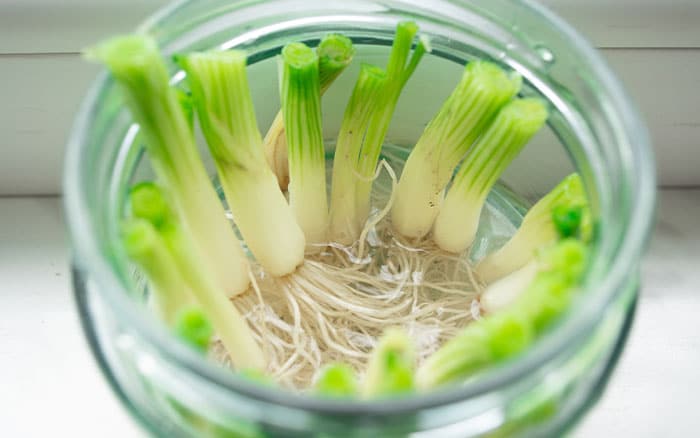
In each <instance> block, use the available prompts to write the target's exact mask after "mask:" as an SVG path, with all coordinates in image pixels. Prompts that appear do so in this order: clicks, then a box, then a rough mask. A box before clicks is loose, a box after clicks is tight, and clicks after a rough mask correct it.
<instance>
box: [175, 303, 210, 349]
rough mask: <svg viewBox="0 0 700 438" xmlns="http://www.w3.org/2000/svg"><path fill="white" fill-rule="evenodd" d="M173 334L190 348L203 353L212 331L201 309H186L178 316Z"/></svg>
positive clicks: (207, 346)
mask: <svg viewBox="0 0 700 438" xmlns="http://www.w3.org/2000/svg"><path fill="white" fill-rule="evenodd" d="M175 333H177V335H178V336H179V337H180V339H182V340H184V341H185V342H186V343H188V344H189V345H190V346H192V347H193V348H195V349H197V350H198V351H201V352H203V353H204V352H206V351H207V349H208V348H209V343H210V342H211V338H212V336H213V335H214V329H213V328H212V326H211V323H210V322H209V318H207V315H206V314H205V313H204V312H203V311H202V309H200V308H198V307H188V308H186V309H183V310H182V311H181V312H180V313H179V314H178V316H177V322H176V323H175Z"/></svg>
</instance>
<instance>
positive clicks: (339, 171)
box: [330, 21, 430, 244]
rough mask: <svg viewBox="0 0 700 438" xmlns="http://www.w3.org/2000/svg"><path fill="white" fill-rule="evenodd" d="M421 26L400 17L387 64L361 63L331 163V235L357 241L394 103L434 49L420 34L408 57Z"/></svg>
mask: <svg viewBox="0 0 700 438" xmlns="http://www.w3.org/2000/svg"><path fill="white" fill-rule="evenodd" d="M417 32H418V26H417V25H416V24H415V23H413V22H410V21H406V22H401V23H399V24H398V25H397V27H396V37H395V39H394V43H393V46H392V49H391V54H390V55H389V61H388V65H387V68H386V70H385V71H382V70H381V69H379V68H377V67H371V66H363V68H362V70H361V72H360V77H359V79H358V81H357V83H356V84H355V88H354V90H353V94H352V96H351V98H350V102H349V103H348V106H347V107H346V109H345V114H344V116H343V123H342V125H341V130H340V133H339V134H338V141H337V146H336V152H335V158H334V163H333V182H332V191H331V208H330V211H331V218H330V221H331V223H330V229H331V239H332V240H333V241H336V242H340V243H343V244H350V243H352V242H354V241H355V240H357V238H358V237H359V234H360V230H361V229H362V226H363V225H364V223H365V221H366V220H367V217H368V215H369V209H370V195H371V191H372V182H373V179H374V173H375V170H376V167H377V163H378V161H379V154H380V152H381V148H382V144H383V143H384V138H385V136H386V133H387V130H388V129H389V123H390V122H391V117H392V116H393V114H394V110H395V108H396V103H397V102H398V99H399V96H400V94H401V91H402V90H403V87H404V86H405V85H406V82H407V81H408V79H409V78H410V77H411V75H412V74H413V72H414V71H415V69H416V67H417V66H418V63H419V62H420V60H421V59H422V57H423V55H425V53H426V52H429V51H430V44H429V42H428V40H427V39H426V38H421V39H420V40H419V42H418V44H417V45H416V49H415V51H414V53H413V56H412V57H411V58H410V59H409V56H408V55H409V52H410V51H411V46H412V44H413V38H414V36H415V35H416V33H417ZM351 203H352V204H354V205H351Z"/></svg>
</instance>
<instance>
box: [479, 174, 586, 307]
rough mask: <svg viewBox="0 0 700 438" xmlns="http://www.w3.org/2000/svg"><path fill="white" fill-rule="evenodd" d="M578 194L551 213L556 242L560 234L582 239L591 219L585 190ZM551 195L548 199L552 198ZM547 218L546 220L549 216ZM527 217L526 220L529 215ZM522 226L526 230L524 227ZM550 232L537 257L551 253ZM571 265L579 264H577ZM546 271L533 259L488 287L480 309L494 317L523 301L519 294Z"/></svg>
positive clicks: (482, 295) (538, 258) (562, 236)
mask: <svg viewBox="0 0 700 438" xmlns="http://www.w3.org/2000/svg"><path fill="white" fill-rule="evenodd" d="M574 175H575V174H574ZM571 178H574V179H578V178H577V177H573V176H572V177H568V178H567V180H569V179H571ZM564 182H565V183H566V182H567V181H566V180H565V181H564ZM568 182H571V181H568ZM573 184H574V185H577V184H580V181H579V183H576V182H573ZM562 185H565V184H563V183H562V184H560V186H559V187H561V186H562ZM559 187H558V188H559ZM576 190H577V191H579V194H578V195H580V196H578V195H577V197H575V198H574V199H575V200H574V202H569V201H571V199H572V198H564V199H561V198H560V199H561V201H563V202H561V203H559V204H558V205H556V206H555V208H554V209H553V210H552V211H550V212H549V216H550V218H551V219H549V224H548V227H549V228H551V229H553V230H556V231H555V238H554V239H556V235H557V234H558V237H560V238H562V239H566V238H572V237H573V238H579V239H580V238H581V234H582V233H581V231H582V230H583V229H585V224H584V217H586V216H589V209H588V207H587V205H586V204H585V197H584V194H583V189H582V188H581V187H579V188H577V189H576ZM554 192H556V189H555V191H553V192H552V193H554ZM552 193H550V194H549V195H547V196H550V195H551V194H552ZM545 198H546V197H545ZM543 200H544V199H543ZM581 201H583V202H581ZM540 202H542V201H540ZM550 206H551V205H550ZM537 207H538V205H537V204H535V206H534V207H533V208H532V209H531V210H530V212H532V211H533V210H534V209H535V208H537ZM528 214H530V213H528ZM545 216H547V215H546V213H545ZM525 217H526V218H527V215H526V216H525ZM523 226H525V224H524V223H523ZM549 231H550V230H546V231H545V233H541V235H545V236H547V239H544V241H543V242H541V246H540V247H539V248H533V249H532V253H533V254H535V252H536V251H537V252H540V251H548V245H550V244H551V243H552V240H554V239H550V238H549V235H548V233H549ZM515 256H517V254H516V255H514V257H515ZM545 260H546V258H545ZM504 263H505V262H504ZM572 265H576V264H575V263H574V264H572ZM546 268H547V265H546V264H543V263H542V258H541V257H534V256H533V257H532V260H530V261H529V262H527V263H526V264H525V266H523V267H520V268H518V269H516V270H515V271H513V272H510V273H508V274H507V275H505V276H503V277H501V278H499V279H498V280H496V281H494V282H493V283H491V284H489V285H488V286H487V287H486V289H485V290H484V292H483V293H482V294H481V297H480V303H481V309H482V310H483V311H484V312H485V313H495V312H499V311H501V310H503V309H505V308H507V307H509V306H510V305H511V304H513V303H514V302H515V301H516V300H517V299H518V298H519V297H520V294H522V293H523V291H524V290H526V289H527V287H528V285H529V284H531V283H532V281H533V280H534V279H535V277H536V275H537V273H538V272H540V271H541V270H543V269H546Z"/></svg>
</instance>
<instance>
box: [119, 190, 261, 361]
mask: <svg viewBox="0 0 700 438" xmlns="http://www.w3.org/2000/svg"><path fill="white" fill-rule="evenodd" d="M130 203H131V211H132V214H133V215H134V217H136V218H137V219H142V220H146V221H149V222H150V224H151V225H152V226H153V228H154V229H155V230H157V233H156V235H157V239H156V240H160V241H161V242H162V243H159V245H160V244H162V245H164V246H165V247H167V248H168V252H169V253H170V256H171V257H172V258H173V259H174V260H175V262H176V264H177V267H178V270H179V272H180V275H181V276H182V281H183V282H184V284H185V285H186V286H187V287H188V289H189V290H190V291H191V293H192V295H193V296H194V298H195V301H196V302H197V304H198V305H199V306H200V307H201V308H202V309H203V311H204V312H205V313H206V315H207V317H208V318H209V320H210V321H211V324H212V325H213V326H214V328H215V329H216V331H217V333H218V334H219V337H220V338H221V341H222V343H223V344H224V347H226V350H227V351H228V352H229V355H230V357H231V362H232V363H233V364H234V366H235V367H236V368H238V369H243V368H256V369H260V368H263V367H264V360H263V354H262V351H261V350H260V347H259V346H258V345H257V344H256V343H255V340H254V338H253V334H252V333H251V331H250V328H249V327H248V325H247V323H246V322H245V319H244V318H243V316H241V314H240V313H239V312H238V310H237V309H236V307H235V306H234V305H233V304H232V303H231V302H230V301H229V300H228V299H227V298H226V297H225V296H224V294H223V293H222V292H221V290H220V288H219V286H218V285H217V284H216V283H215V282H214V281H213V277H212V274H211V271H210V270H209V267H208V266H207V264H206V262H205V261H204V259H203V258H202V256H201V253H200V252H199V250H198V249H197V248H196V247H195V245H194V242H193V241H192V239H191V238H190V235H189V233H188V232H187V231H188V230H186V228H185V227H184V226H183V224H182V223H181V222H180V220H179V218H178V216H177V215H176V213H175V212H174V211H173V210H172V208H171V207H170V203H169V202H168V198H167V197H166V195H165V194H164V193H163V192H162V190H161V189H160V188H159V187H158V186H156V185H155V184H140V185H138V186H136V187H134V189H133V190H132V192H131V196H130ZM127 246H128V245H127Z"/></svg>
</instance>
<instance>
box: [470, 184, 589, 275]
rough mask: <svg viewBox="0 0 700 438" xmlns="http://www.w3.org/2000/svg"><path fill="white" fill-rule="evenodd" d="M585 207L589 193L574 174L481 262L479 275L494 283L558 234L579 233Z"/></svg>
mask: <svg viewBox="0 0 700 438" xmlns="http://www.w3.org/2000/svg"><path fill="white" fill-rule="evenodd" d="M584 210H587V201H586V193H585V191H584V189H583V184H582V183H581V178H580V177H579V176H578V174H577V173H573V174H571V175H569V176H568V177H566V178H564V180H562V182H560V183H559V184H558V185H557V186H556V187H555V188H554V189H553V190H552V191H551V192H549V193H548V194H547V195H545V196H544V197H543V198H542V199H540V200H539V201H538V202H537V203H535V205H533V206H532V208H530V210H529V211H528V212H527V214H526V215H525V217H524V218H523V222H522V224H521V225H520V227H519V228H518V231H517V232H516V233H515V234H514V235H513V237H511V238H510V240H508V242H507V243H506V244H505V245H503V247H501V248H500V249H498V250H497V251H495V252H493V253H492V254H489V255H488V256H486V257H485V258H484V259H483V260H482V261H481V262H480V263H479V265H478V266H477V268H476V271H477V273H478V274H479V277H480V278H481V280H482V281H485V282H487V283H490V282H492V281H493V280H495V279H497V278H501V277H504V276H505V275H507V274H509V273H511V272H513V271H515V270H517V269H520V268H522V267H523V266H525V265H526V264H527V263H528V262H529V261H531V260H532V259H533V258H534V256H535V252H536V251H537V249H538V248H542V247H545V246H547V245H549V244H551V243H553V242H554V241H556V240H557V238H558V236H561V237H572V236H575V234H576V233H577V230H578V229H579V226H580V224H581V220H582V216H583V214H584Z"/></svg>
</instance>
